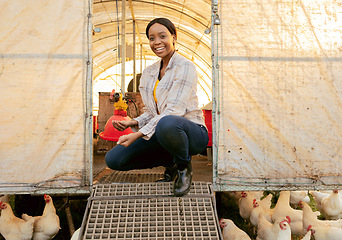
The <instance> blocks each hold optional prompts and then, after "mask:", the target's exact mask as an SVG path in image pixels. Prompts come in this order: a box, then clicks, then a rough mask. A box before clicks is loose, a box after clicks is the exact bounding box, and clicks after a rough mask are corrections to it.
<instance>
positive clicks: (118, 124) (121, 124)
mask: <svg viewBox="0 0 342 240" xmlns="http://www.w3.org/2000/svg"><path fill="white" fill-rule="evenodd" d="M112 124H113V127H114V128H115V129H117V130H119V131H124V130H125V129H126V128H129V127H133V126H136V125H138V122H137V121H136V120H129V121H117V120H112Z"/></svg>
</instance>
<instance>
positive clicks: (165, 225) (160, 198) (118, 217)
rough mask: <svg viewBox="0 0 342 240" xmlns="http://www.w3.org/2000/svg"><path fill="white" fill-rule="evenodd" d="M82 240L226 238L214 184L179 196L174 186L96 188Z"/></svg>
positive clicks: (194, 187) (198, 186)
mask: <svg viewBox="0 0 342 240" xmlns="http://www.w3.org/2000/svg"><path fill="white" fill-rule="evenodd" d="M80 233H81V238H79V239H164V240H165V239H170V240H171V239H172V240H175V239H179V240H180V239H192V240H199V239H223V238H222V235H221V231H220V229H219V223H218V218H217V214H216V205H215V197H214V195H213V191H212V188H211V184H210V183H205V182H193V183H192V187H191V190H190V192H189V194H188V195H185V196H184V197H181V198H179V197H174V196H173V194H172V184H171V183H113V184H97V185H94V187H93V189H92V192H91V195H90V198H89V199H88V204H87V208H86V211H85V215H84V218H83V222H82V226H81V230H80Z"/></svg>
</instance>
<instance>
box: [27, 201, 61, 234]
mask: <svg viewBox="0 0 342 240" xmlns="http://www.w3.org/2000/svg"><path fill="white" fill-rule="evenodd" d="M44 200H45V208H44V211H43V215H42V216H35V217H31V216H29V215H27V214H23V215H22V217H23V219H24V220H26V221H30V220H31V219H33V220H34V230H33V238H32V239H33V240H50V239H52V238H53V237H54V236H56V234H57V233H58V231H59V229H60V224H59V217H58V215H57V214H56V208H55V206H54V205H53V201H52V198H51V197H50V196H49V195H44Z"/></svg>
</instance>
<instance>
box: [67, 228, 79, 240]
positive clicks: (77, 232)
mask: <svg viewBox="0 0 342 240" xmlns="http://www.w3.org/2000/svg"><path fill="white" fill-rule="evenodd" d="M80 232H81V228H79V229H77V230H76V231H75V232H74V234H72V237H71V239H70V240H78V238H79V236H80Z"/></svg>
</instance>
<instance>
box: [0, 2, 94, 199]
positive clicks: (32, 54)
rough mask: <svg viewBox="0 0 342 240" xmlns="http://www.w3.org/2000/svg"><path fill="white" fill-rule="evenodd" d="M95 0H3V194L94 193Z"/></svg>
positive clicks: (0, 116) (0, 151) (0, 64)
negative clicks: (91, 185) (90, 187)
mask: <svg viewBox="0 0 342 240" xmlns="http://www.w3.org/2000/svg"><path fill="white" fill-rule="evenodd" d="M90 2H91V1H88V0H72V1H70V0H58V1H55V0H48V1H46V0H35V1H26V0H16V1H10V0H3V1H0V16H1V24H0V102H1V107H0V108H1V111H0V126H1V135H0V136H1V137H0V166H1V167H0V192H8V191H9V192H14V193H17V192H25V191H27V192H35V191H39V190H43V191H48V190H49V191H50V190H52V192H61V191H62V192H73V191H81V192H82V191H83V190H85V191H88V188H87V187H86V185H89V181H90V178H91V177H90V162H91V161H90V157H91V156H90V155H91V149H90V148H91V147H90V146H91V144H90V141H91V138H90V137H88V135H89V136H91V131H92V130H91V128H90V126H91V107H90V106H91V99H90V97H91V94H90V91H91V68H89V67H88V66H91V56H90V54H89V53H90V49H89V37H88V36H91V32H90V33H89V26H90V15H88V14H89V13H90V7H91V5H90ZM87 62H88V64H87ZM89 79H90V81H89ZM89 82H90V84H89ZM58 188H60V189H59V190H57V189H58Z"/></svg>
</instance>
